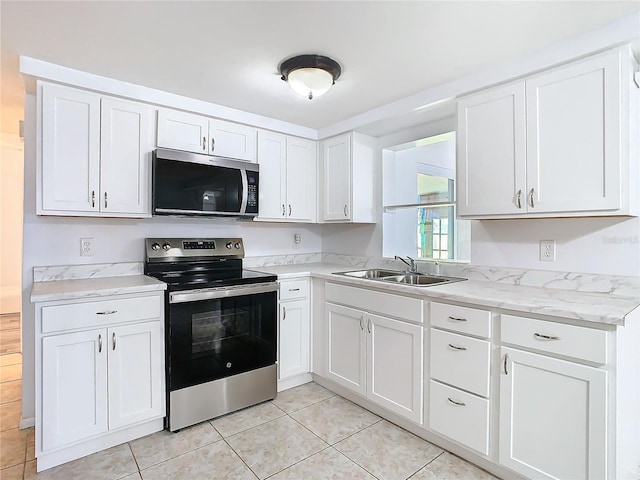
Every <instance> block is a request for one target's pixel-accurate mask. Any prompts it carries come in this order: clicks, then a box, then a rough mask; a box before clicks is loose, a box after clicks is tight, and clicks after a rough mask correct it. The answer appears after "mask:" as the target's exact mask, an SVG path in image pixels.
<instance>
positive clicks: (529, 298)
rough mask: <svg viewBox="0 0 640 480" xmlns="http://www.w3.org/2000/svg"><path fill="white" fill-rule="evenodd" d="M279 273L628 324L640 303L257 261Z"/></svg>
mask: <svg viewBox="0 0 640 480" xmlns="http://www.w3.org/2000/svg"><path fill="white" fill-rule="evenodd" d="M251 269H252V270H259V271H262V272H266V273H272V274H275V275H278V278H279V279H283V280H284V279H288V278H300V277H309V276H310V277H317V278H322V279H323V280H331V281H336V282H340V283H345V284H351V285H358V286H363V287H369V288H376V289H380V290H387V291H392V292H397V293H404V294H410V295H419V296H423V297H428V298H431V299H446V300H451V301H456V302H462V303H471V304H474V305H478V306H483V307H490V308H500V309H504V310H511V311H515V312H522V313H525V314H526V313H537V314H541V315H549V316H552V317H561V318H569V319H575V320H582V321H585V322H594V323H600V324H608V325H624V321H625V317H626V316H627V315H628V314H629V313H630V312H631V311H633V310H634V309H636V308H637V307H638V306H640V298H636V297H624V296H618V295H611V294H607V293H588V292H577V291H570V290H559V289H553V288H542V287H529V286H522V285H511V284H505V283H498V282H490V281H479V280H466V281H463V282H456V283H450V284H447V285H439V286H433V287H416V286H410V285H397V284H388V283H386V282H381V281H376V280H367V279H361V278H353V277H345V276H342V275H334V273H335V272H348V271H350V270H362V268H359V267H354V266H349V265H337V264H327V263H308V264H298V265H278V266H272V267H253V268H251Z"/></svg>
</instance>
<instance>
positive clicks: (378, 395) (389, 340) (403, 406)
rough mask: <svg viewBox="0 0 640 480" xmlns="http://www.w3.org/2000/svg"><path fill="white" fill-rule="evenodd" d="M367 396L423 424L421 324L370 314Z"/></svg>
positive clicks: (368, 321)
mask: <svg viewBox="0 0 640 480" xmlns="http://www.w3.org/2000/svg"><path fill="white" fill-rule="evenodd" d="M366 328H367V334H368V341H367V368H368V372H367V397H369V398H370V399H371V400H373V401H375V402H376V403H379V404H380V405H382V406H383V407H385V408H387V409H389V410H391V411H392V412H395V413H397V414H398V415H402V416H403V417H406V418H408V419H410V420H412V421H414V422H416V423H419V424H422V364H423V362H422V337H423V335H422V327H420V326H418V325H412V324H409V323H406V322H400V321H398V320H392V319H390V318H385V317H380V316H377V315H371V314H369V317H368V319H367V327H366Z"/></svg>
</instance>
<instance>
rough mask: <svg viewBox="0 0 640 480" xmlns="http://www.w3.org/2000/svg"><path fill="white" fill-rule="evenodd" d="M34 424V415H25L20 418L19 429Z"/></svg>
mask: <svg viewBox="0 0 640 480" xmlns="http://www.w3.org/2000/svg"><path fill="white" fill-rule="evenodd" d="M35 426H36V417H27V418H21V419H20V427H19V428H20V430H24V429H25V428H31V427H35Z"/></svg>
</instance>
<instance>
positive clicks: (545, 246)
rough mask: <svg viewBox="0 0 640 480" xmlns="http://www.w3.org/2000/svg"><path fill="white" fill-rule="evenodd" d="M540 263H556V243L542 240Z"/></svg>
mask: <svg viewBox="0 0 640 480" xmlns="http://www.w3.org/2000/svg"><path fill="white" fill-rule="evenodd" d="M540 261H541V262H555V261H556V241H555V240H540Z"/></svg>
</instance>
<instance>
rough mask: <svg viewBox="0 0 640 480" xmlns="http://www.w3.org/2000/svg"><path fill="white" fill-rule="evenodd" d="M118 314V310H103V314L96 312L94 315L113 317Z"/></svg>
mask: <svg viewBox="0 0 640 480" xmlns="http://www.w3.org/2000/svg"><path fill="white" fill-rule="evenodd" d="M114 313H118V310H105V311H104V312H96V315H113V314H114Z"/></svg>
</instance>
